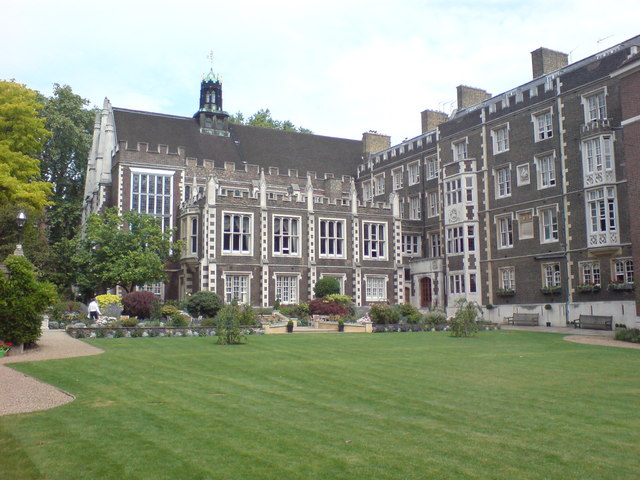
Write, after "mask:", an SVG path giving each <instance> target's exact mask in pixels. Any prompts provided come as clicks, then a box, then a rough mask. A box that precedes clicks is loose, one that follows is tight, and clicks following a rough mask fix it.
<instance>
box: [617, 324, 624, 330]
mask: <svg viewBox="0 0 640 480" xmlns="http://www.w3.org/2000/svg"><path fill="white" fill-rule="evenodd" d="M626 329H627V326H626V325H625V324H624V323H616V330H626Z"/></svg>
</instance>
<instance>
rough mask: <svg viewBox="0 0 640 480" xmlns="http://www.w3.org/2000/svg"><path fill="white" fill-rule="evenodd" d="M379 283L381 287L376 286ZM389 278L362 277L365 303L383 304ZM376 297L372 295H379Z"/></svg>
mask: <svg viewBox="0 0 640 480" xmlns="http://www.w3.org/2000/svg"><path fill="white" fill-rule="evenodd" d="M377 282H381V283H382V285H380V284H377V285H376V283H377ZM388 282H389V277H387V276H386V275H365V276H364V298H365V302H384V301H386V300H387V297H388V294H387V288H388ZM380 293H381V295H379V296H376V295H374V294H380Z"/></svg>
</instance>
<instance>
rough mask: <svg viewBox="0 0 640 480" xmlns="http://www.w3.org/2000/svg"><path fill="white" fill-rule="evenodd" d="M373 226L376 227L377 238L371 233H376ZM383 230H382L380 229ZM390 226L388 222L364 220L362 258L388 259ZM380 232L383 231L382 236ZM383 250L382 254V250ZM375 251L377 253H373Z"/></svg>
mask: <svg viewBox="0 0 640 480" xmlns="http://www.w3.org/2000/svg"><path fill="white" fill-rule="evenodd" d="M372 227H374V228H375V229H376V232H375V238H372V236H371V234H372V233H374V232H373V230H372ZM380 229H381V230H382V231H381V232H380V231H378V230H380ZM388 230H389V226H388V224H387V223H386V222H376V221H372V220H363V221H362V258H364V259H367V260H387V259H388V253H387V250H388V248H387V247H388V240H387V235H388ZM380 233H382V235H381V237H382V238H379V236H380ZM381 251H382V254H380V252H381ZM374 252H375V255H372V253H374Z"/></svg>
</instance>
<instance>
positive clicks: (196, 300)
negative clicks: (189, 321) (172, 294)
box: [184, 290, 222, 318]
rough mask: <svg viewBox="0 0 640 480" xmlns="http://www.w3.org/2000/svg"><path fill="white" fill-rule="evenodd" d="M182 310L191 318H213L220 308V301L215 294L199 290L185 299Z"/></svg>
mask: <svg viewBox="0 0 640 480" xmlns="http://www.w3.org/2000/svg"><path fill="white" fill-rule="evenodd" d="M184 308H185V309H186V310H187V312H189V315H191V316H193V317H205V318H213V317H215V316H216V314H217V313H218V311H219V310H220V309H221V308H222V300H221V299H220V297H219V296H218V295H217V294H216V293H215V292H209V291H207V290H200V291H199V292H196V293H194V294H193V295H189V296H188V297H187V298H186V299H185V301H184Z"/></svg>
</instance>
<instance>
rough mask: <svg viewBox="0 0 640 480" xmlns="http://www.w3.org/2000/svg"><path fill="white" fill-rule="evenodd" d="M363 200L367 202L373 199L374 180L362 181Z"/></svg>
mask: <svg viewBox="0 0 640 480" xmlns="http://www.w3.org/2000/svg"><path fill="white" fill-rule="evenodd" d="M362 200H363V201H365V202H370V201H371V200H373V187H372V180H365V181H364V182H362Z"/></svg>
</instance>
